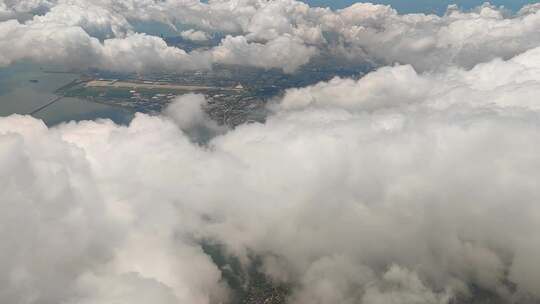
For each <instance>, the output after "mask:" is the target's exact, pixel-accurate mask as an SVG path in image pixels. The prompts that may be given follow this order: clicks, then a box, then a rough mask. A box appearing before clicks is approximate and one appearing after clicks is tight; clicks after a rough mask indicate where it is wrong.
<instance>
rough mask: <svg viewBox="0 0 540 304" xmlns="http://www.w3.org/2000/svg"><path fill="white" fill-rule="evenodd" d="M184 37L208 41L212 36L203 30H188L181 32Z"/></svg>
mask: <svg viewBox="0 0 540 304" xmlns="http://www.w3.org/2000/svg"><path fill="white" fill-rule="evenodd" d="M180 35H181V36H182V38H184V39H187V40H192V41H206V40H209V39H210V36H209V35H208V34H207V33H205V32H203V31H196V30H193V29H192V30H187V31H183V32H182V33H180Z"/></svg>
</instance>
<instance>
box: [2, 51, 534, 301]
mask: <svg viewBox="0 0 540 304" xmlns="http://www.w3.org/2000/svg"><path fill="white" fill-rule="evenodd" d="M539 58H540V48H536V49H531V50H529V51H527V52H525V53H523V54H521V55H519V56H516V57H513V58H512V59H509V60H506V61H504V60H501V59H497V60H493V61H490V62H487V63H483V64H479V65H476V66H475V67H473V68H472V69H470V70H467V69H464V68H459V67H454V68H450V69H445V70H444V71H439V72H431V73H418V72H417V71H415V69H414V68H413V66H411V65H398V66H392V67H384V68H381V69H379V70H377V71H375V72H372V73H370V74H368V75H366V76H365V77H363V78H361V79H359V80H349V79H339V78H336V79H334V80H332V81H330V82H327V83H320V84H317V85H315V86H312V87H307V88H299V89H293V90H290V91H288V92H287V93H286V94H285V96H284V97H283V98H282V99H280V100H276V101H275V102H274V103H273V104H272V105H271V110H272V114H271V115H270V116H269V117H268V120H267V122H266V123H264V124H248V125H242V126H239V127H238V128H236V129H234V130H228V131H225V130H221V129H219V128H218V127H217V126H215V125H214V124H213V123H211V122H210V121H208V119H207V117H206V116H205V114H204V113H203V112H201V111H200V109H199V108H198V107H197V106H199V107H200V106H202V105H204V102H205V101H204V99H203V98H202V97H201V96H196V95H189V96H185V97H182V98H180V99H179V100H177V101H176V102H175V103H174V104H173V105H172V106H171V107H170V108H169V109H167V111H166V113H165V114H164V115H162V116H153V117H152V116H147V115H143V114H139V115H137V116H136V118H135V119H134V120H133V121H132V122H131V124H130V125H129V126H118V125H115V124H113V123H112V122H110V121H93V122H92V121H88V122H80V123H68V124H64V125H60V126H57V127H54V128H50V129H48V128H47V127H45V125H44V124H43V123H42V122H40V121H38V120H35V119H33V118H31V117H23V116H11V117H7V118H1V119H0V174H1V175H2V176H4V178H3V179H2V180H1V181H0V188H1V189H2V191H0V208H1V211H2V212H0V236H1V239H2V240H3V241H2V242H1V246H2V248H3V249H2V250H0V269H1V270H2V271H1V272H0V282H2V284H0V286H1V287H0V301H1V302H8V303H85V304H86V303H92V304H101V303H103V304H105V303H112V302H114V303H222V302H227V299H229V297H230V296H231V292H230V288H228V286H227V285H226V283H225V282H224V280H223V278H222V274H221V272H220V270H219V268H218V267H217V266H216V265H215V264H214V263H213V262H212V260H211V258H210V257H209V256H208V255H207V254H206V253H205V252H204V251H203V250H202V248H201V243H203V242H206V243H217V244H220V245H222V246H223V247H224V248H225V252H226V253H227V254H228V255H230V256H234V257H236V258H238V259H239V260H240V261H242V262H243V263H246V264H249V261H250V259H251V258H252V257H253V256H256V257H259V258H260V259H261V260H262V262H263V263H262V265H261V271H263V272H264V273H266V274H267V275H268V276H269V277H271V278H272V279H273V280H275V281H276V282H285V283H287V284H289V286H291V288H292V292H291V294H290V295H289V298H288V301H289V302H290V303H297V304H303V303H321V304H326V303H328V304H331V303H394V302H395V303H448V302H449V300H450V299H452V298H454V297H457V296H459V297H463V298H467V297H470V298H472V299H473V300H474V299H477V297H478V294H476V293H475V292H476V291H477V290H478V289H480V290H483V291H484V293H485V292H487V293H488V294H491V295H493V296H494V297H496V298H499V299H501V300H502V301H504V302H513V301H517V302H520V301H521V302H530V301H538V300H539V299H540V294H539V293H538V290H540V286H539V285H538V282H540V268H539V267H538V265H540V263H539V262H540V261H538V257H539V256H540V242H539V241H538V237H537V231H538V230H539V229H540V207H539V206H538V203H537V202H538V198H539V197H540V193H539V188H538V183H537V180H538V179H539V178H540V177H539V176H538V174H539V173H538V172H539V171H538V170H537V168H538V166H540V158H539V156H538V153H537V152H538V146H537V144H536V143H537V142H539V140H540V138H539V134H540V132H539V131H540V125H539V124H538V121H539V118H540V117H539V114H540V112H539V107H538V106H537V102H536V98H535V97H536V96H538V94H539V93H540V65H539V64H538V63H539V62H540V61H539V60H538V59H539ZM200 128H204V129H206V130H210V131H212V133H211V134H214V135H215V137H213V138H212V139H211V140H210V141H209V142H208V143H207V144H205V145H200V144H197V143H195V142H194V141H192V140H191V139H190V137H189V136H188V134H189V135H191V136H197V133H193V132H192V131H193V130H194V129H200ZM186 132H188V133H186Z"/></svg>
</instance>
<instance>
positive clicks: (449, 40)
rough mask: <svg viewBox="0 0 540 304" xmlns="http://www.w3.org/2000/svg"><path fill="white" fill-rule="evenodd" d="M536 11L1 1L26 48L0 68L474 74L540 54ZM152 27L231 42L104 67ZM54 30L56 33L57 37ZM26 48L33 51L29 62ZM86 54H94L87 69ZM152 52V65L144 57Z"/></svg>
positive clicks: (150, 45) (0, 48)
mask: <svg viewBox="0 0 540 304" xmlns="http://www.w3.org/2000/svg"><path fill="white" fill-rule="evenodd" d="M539 8H540V6H539V5H529V6H526V7H524V8H523V9H522V10H521V11H519V12H518V13H517V14H515V15H511V14H509V13H507V12H505V11H504V10H502V9H498V8H495V7H493V6H489V5H484V6H482V7H479V8H477V9H475V10H473V11H470V12H462V11H459V10H458V9H456V8H454V7H450V8H449V10H448V12H447V13H446V15H444V16H436V15H424V14H409V15H400V14H398V13H397V12H396V11H395V10H394V9H392V8H391V7H389V6H383V5H374V4H369V3H357V4H355V5H353V6H350V7H348V8H345V9H342V10H336V11H332V10H330V9H324V8H312V7H309V6H308V5H306V4H304V3H302V2H299V1H295V0H279V1H261V0H242V1H230V0H215V1H210V2H209V3H202V2H200V1H198V0H189V1H184V0H182V1H179V0H167V1H155V0H122V1H110V0H100V1H88V0H56V1H53V0H50V1H44V0H41V1H34V0H23V1H9V0H3V1H2V2H0V20H4V21H3V22H1V21H0V31H1V32H2V35H3V36H5V37H17V36H21V35H22V36H23V37H24V39H23V40H22V41H21V42H19V43H18V44H16V46H17V48H16V49H15V48H13V47H11V45H12V42H13V41H11V40H9V39H8V40H5V39H4V40H5V41H3V42H4V44H3V45H0V53H1V54H2V58H0V64H2V65H6V64H9V63H11V62H14V61H18V60H35V61H38V62H49V61H52V62H55V63H56V62H58V61H61V60H59V59H58V58H56V57H59V56H60V57H61V54H62V52H69V54H71V56H72V57H74V58H77V57H78V58H82V59H81V61H82V62H76V61H75V62H72V61H68V66H69V67H73V66H77V65H79V64H80V65H82V66H83V67H86V66H93V67H98V68H108V69H112V70H121V71H124V70H128V71H141V69H143V70H144V69H152V68H156V67H160V68H161V67H169V68H171V69H174V70H187V69H205V68H208V67H209V66H211V65H212V64H213V63H228V64H240V65H248V66H255V67H261V68H266V69H269V68H279V69H283V70H284V71H286V72H293V71H295V70H296V69H297V68H298V67H300V66H302V65H304V64H306V63H307V62H309V61H310V59H312V58H313V57H314V56H317V55H321V54H324V55H330V56H336V57H339V58H342V57H346V58H349V59H350V60H354V61H360V62H362V61H365V62H374V63H377V64H380V65H387V64H394V63H401V64H410V65H412V66H414V67H415V68H416V69H417V70H419V71H430V70H440V69H445V68H447V67H451V66H455V65H458V66H461V67H465V68H471V67H473V66H474V65H476V64H477V63H480V62H487V61H490V60H492V59H494V58H497V57H502V58H505V59H508V58H511V57H513V56H515V55H517V54H519V53H521V52H524V51H526V50H528V49H530V48H533V47H537V46H540V37H539V36H538V34H537V33H538V32H539V29H540V12H539ZM21 15H25V16H26V17H24V18H23V17H21ZM32 16H33V17H32ZM14 18H18V19H19V21H14ZM148 21H151V22H158V23H163V24H165V25H168V26H169V27H171V28H173V29H175V28H177V27H179V28H183V29H184V30H181V31H179V32H178V34H179V35H183V36H185V37H188V39H196V40H201V39H205V38H207V37H208V35H210V34H212V33H216V32H217V33H225V34H227V35H230V36H226V38H224V40H223V41H222V42H221V43H220V45H219V46H217V47H216V48H214V49H210V50H206V51H205V52H204V54H202V55H201V54H199V53H194V54H187V53H185V52H184V51H183V50H180V49H177V48H174V47H170V48H166V47H164V46H163V45H164V44H165V42H164V41H162V39H161V38H160V37H151V38H146V40H145V42H144V44H145V49H144V50H142V51H141V52H136V53H137V54H138V53H141V54H142V55H141V56H142V57H140V58H139V57H136V58H133V56H132V57H131V58H132V59H133V60H134V62H135V63H136V64H134V65H133V66H125V65H120V66H117V65H114V64H112V65H110V63H111V62H112V63H114V62H116V61H119V60H121V59H122V56H121V54H111V53H108V52H106V51H101V50H100V48H103V47H105V48H106V44H107V41H108V40H109V39H110V40H112V41H113V42H111V43H120V44H124V45H129V46H130V47H131V45H132V44H133V47H135V48H136V47H141V44H140V43H136V42H134V40H137V41H138V40H140V37H141V36H140V35H137V34H135V33H134V32H133V28H134V27H133V24H136V23H137V22H148ZM15 22H17V23H15ZM51 29H54V32H59V33H61V34H58V35H53V34H51ZM133 36H134V37H135V38H133ZM43 37H50V39H44V38H43ZM97 39H99V42H98V40H97ZM118 40H120V41H118ZM100 44H101V45H100ZM104 45H105V46H104ZM27 49H37V50H39V51H36V52H34V53H29V52H28V51H27ZM88 53H90V54H91V55H93V57H90V58H91V59H92V60H91V61H90V62H88V60H86V58H87V57H86V55H88ZM148 53H151V54H152V56H151V57H152V58H149V57H147V56H145V54H148ZM59 54H60V55H59ZM111 56H112V57H111ZM180 57H181V58H180ZM148 61H149V62H148ZM104 62H105V63H104ZM188 62H191V63H188Z"/></svg>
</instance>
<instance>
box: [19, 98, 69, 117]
mask: <svg viewBox="0 0 540 304" xmlns="http://www.w3.org/2000/svg"><path fill="white" fill-rule="evenodd" d="M62 98H64V97H63V96H56V97H54V98H53V99H52V100H50V101H49V102H47V103H46V104H44V105H42V106H40V107H39V108H36V109H34V110H32V111H31V112H28V113H27V115H34V114H36V113H38V112H40V111H41V110H44V109H45V108H47V107H48V106H50V105H52V104H53V103H55V102H57V101H59V100H60V99H62Z"/></svg>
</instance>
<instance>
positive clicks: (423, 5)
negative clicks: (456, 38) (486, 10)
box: [305, 0, 538, 14]
mask: <svg viewBox="0 0 540 304" xmlns="http://www.w3.org/2000/svg"><path fill="white" fill-rule="evenodd" d="M305 2H307V3H309V4H310V5H317V6H330V7H332V8H343V7H345V6H349V5H351V4H353V3H355V2H359V1H355V0H305ZM363 2H372V3H380V4H389V5H392V7H394V8H396V9H397V10H399V11H400V12H403V13H417V12H422V13H432V12H435V13H437V14H442V13H444V12H445V11H446V8H447V7H448V5H450V4H457V5H458V6H460V7H462V8H465V9H469V8H472V7H476V6H479V5H481V4H482V3H484V2H486V1H483V0H457V1H455V0H454V1H450V0H373V1H363ZM490 2H491V3H492V4H494V5H497V6H500V5H503V6H505V7H506V8H509V9H511V10H514V11H515V10H518V9H520V8H521V7H522V6H523V5H525V4H530V3H536V2H538V1H535V0H492V1H490Z"/></svg>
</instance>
